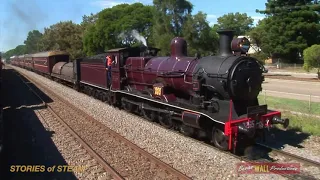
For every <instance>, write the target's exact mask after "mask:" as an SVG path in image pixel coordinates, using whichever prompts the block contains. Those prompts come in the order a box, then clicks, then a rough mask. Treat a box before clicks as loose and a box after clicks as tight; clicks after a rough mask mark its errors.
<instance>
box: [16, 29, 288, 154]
mask: <svg viewBox="0 0 320 180" xmlns="http://www.w3.org/2000/svg"><path fill="white" fill-rule="evenodd" d="M218 33H219V35H220V40H219V41H220V52H219V54H218V55H216V56H206V57H199V56H197V57H188V56H187V42H186V41H185V40H184V39H183V38H181V37H176V38H174V39H173V40H172V41H171V54H170V56H168V57H158V56H157V53H158V52H159V50H160V49H157V48H152V47H129V48H118V49H111V50H109V51H107V52H106V53H103V54H98V55H95V56H92V57H85V58H79V59H75V60H73V61H72V62H69V61H68V59H69V56H68V53H66V52H63V51H50V52H42V53H36V54H31V55H23V56H19V57H13V58H12V59H11V63H12V64H13V65H16V66H20V67H23V68H26V69H28V70H31V71H35V72H37V73H39V74H42V75H44V76H47V77H48V78H51V79H53V80H55V81H58V82H60V83H63V84H65V85H68V86H71V87H73V88H74V89H76V90H77V91H80V92H84V93H86V94H88V95H91V96H93V97H96V98H98V99H101V100H102V101H104V102H107V103H109V104H110V105H113V106H116V107H119V108H121V109H125V110H126V111H128V112H131V113H135V114H138V115H141V116H143V117H145V118H146V119H147V120H149V121H153V122H159V123H160V124H161V125H162V126H164V127H165V128H170V129H175V130H178V131H180V132H181V133H182V134H185V135H187V136H192V137H197V138H208V139H209V140H210V141H211V142H212V143H213V144H214V146H216V147H218V148H219V149H221V150H226V151H231V152H233V153H236V152H237V151H240V152H243V150H244V148H246V147H248V146H250V145H252V144H253V143H254V142H255V141H256V140H257V138H258V139H261V138H262V139H264V138H265V134H266V133H265V131H264V130H265V129H267V128H269V127H270V126H272V125H273V124H282V125H283V126H284V127H285V128H286V127H287V126H288V125H289V120H288V119H281V112H279V111H273V110H268V108H267V105H259V102H258V99H257V96H258V94H259V92H260V91H261V90H262V87H261V85H262V82H263V81H264V76H263V72H264V67H263V65H261V64H260V63H259V61H258V60H257V59H255V58H252V57H249V56H247V55H246V53H247V52H248V50H249V47H250V42H249V40H248V39H247V38H237V39H233V31H230V30H220V31H218ZM106 55H110V56H111V57H112V60H113V64H112V70H111V71H112V78H111V80H108V78H107V71H106V58H105V57H106Z"/></svg>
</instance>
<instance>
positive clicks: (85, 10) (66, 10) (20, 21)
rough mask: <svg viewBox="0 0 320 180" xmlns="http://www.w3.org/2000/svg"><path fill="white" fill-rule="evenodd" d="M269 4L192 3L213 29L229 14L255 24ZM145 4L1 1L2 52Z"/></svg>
mask: <svg viewBox="0 0 320 180" xmlns="http://www.w3.org/2000/svg"><path fill="white" fill-rule="evenodd" d="M266 1H267V0H247V1H240V0H211V2H210V0H190V2H191V3H192V4H193V5H194V8H193V12H192V14H196V13H197V12H198V11H202V12H204V13H206V14H207V20H208V21H209V22H210V25H213V24H215V23H216V22H217V18H218V17H220V16H222V15H224V14H227V13H236V12H240V13H247V15H248V16H251V17H252V18H253V19H254V20H255V23H256V22H258V20H259V19H262V18H263V17H264V15H263V14H258V13H256V12H255V10H256V9H264V8H265V3H266ZM135 2H141V3H143V4H146V5H152V0H1V6H0V51H2V52H5V51H7V50H10V49H13V48H15V47H16V46H18V45H20V44H24V40H25V39H26V38H27V35H28V32H29V31H31V30H34V29H37V30H39V31H40V32H43V31H44V28H45V27H49V26H50V25H53V24H55V23H57V22H59V21H67V20H72V21H73V22H75V23H81V21H82V16H83V15H90V13H94V14H95V13H97V12H99V11H101V10H103V9H104V8H109V7H112V6H115V5H117V4H121V3H128V4H131V3H135Z"/></svg>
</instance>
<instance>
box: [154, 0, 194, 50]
mask: <svg viewBox="0 0 320 180" xmlns="http://www.w3.org/2000/svg"><path fill="white" fill-rule="evenodd" d="M153 4H154V7H155V11H154V14H153V17H154V23H155V24H154V26H153V35H154V36H153V39H154V42H155V45H156V47H158V48H160V49H161V52H160V53H159V54H162V55H167V54H168V53H169V52H170V42H171V40H172V39H173V38H174V37H175V36H182V35H183V34H182V29H183V26H184V24H185V22H186V21H187V19H188V15H191V12H192V8H193V5H192V4H191V3H190V2H189V1H187V0H154V1H153Z"/></svg>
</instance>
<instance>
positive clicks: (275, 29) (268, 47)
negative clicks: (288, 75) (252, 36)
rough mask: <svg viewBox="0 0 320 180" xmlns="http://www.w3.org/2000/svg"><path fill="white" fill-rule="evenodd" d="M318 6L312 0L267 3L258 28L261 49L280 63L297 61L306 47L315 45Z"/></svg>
mask: <svg viewBox="0 0 320 180" xmlns="http://www.w3.org/2000/svg"><path fill="white" fill-rule="evenodd" d="M319 10H320V6H319V5H317V4H316V2H315V1H312V0H305V1H300V0H291V1H287V0H277V1H268V3H266V10H263V11H259V10H257V12H260V13H263V14H266V15H267V18H266V20H265V22H264V23H265V24H264V25H263V26H264V27H262V29H263V31H264V37H263V38H262V43H261V44H262V46H261V48H262V50H263V51H264V52H267V53H270V54H272V55H277V56H278V58H282V59H283V60H284V61H289V62H297V61H298V60H299V59H300V54H302V52H303V50H304V49H305V48H307V47H310V46H312V45H313V44H317V43H319V40H320V38H319V30H320V25H319V20H320V17H319V15H318V12H316V11H319Z"/></svg>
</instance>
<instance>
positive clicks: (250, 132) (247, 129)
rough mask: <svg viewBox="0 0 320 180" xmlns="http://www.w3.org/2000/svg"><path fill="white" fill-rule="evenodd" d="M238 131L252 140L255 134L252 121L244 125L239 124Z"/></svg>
mask: <svg viewBox="0 0 320 180" xmlns="http://www.w3.org/2000/svg"><path fill="white" fill-rule="evenodd" d="M238 131H239V132H240V133H243V134H245V135H247V136H248V137H249V138H253V137H254V135H255V133H256V130H255V126H254V124H253V121H249V122H244V123H242V124H240V125H239V126H238Z"/></svg>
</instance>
